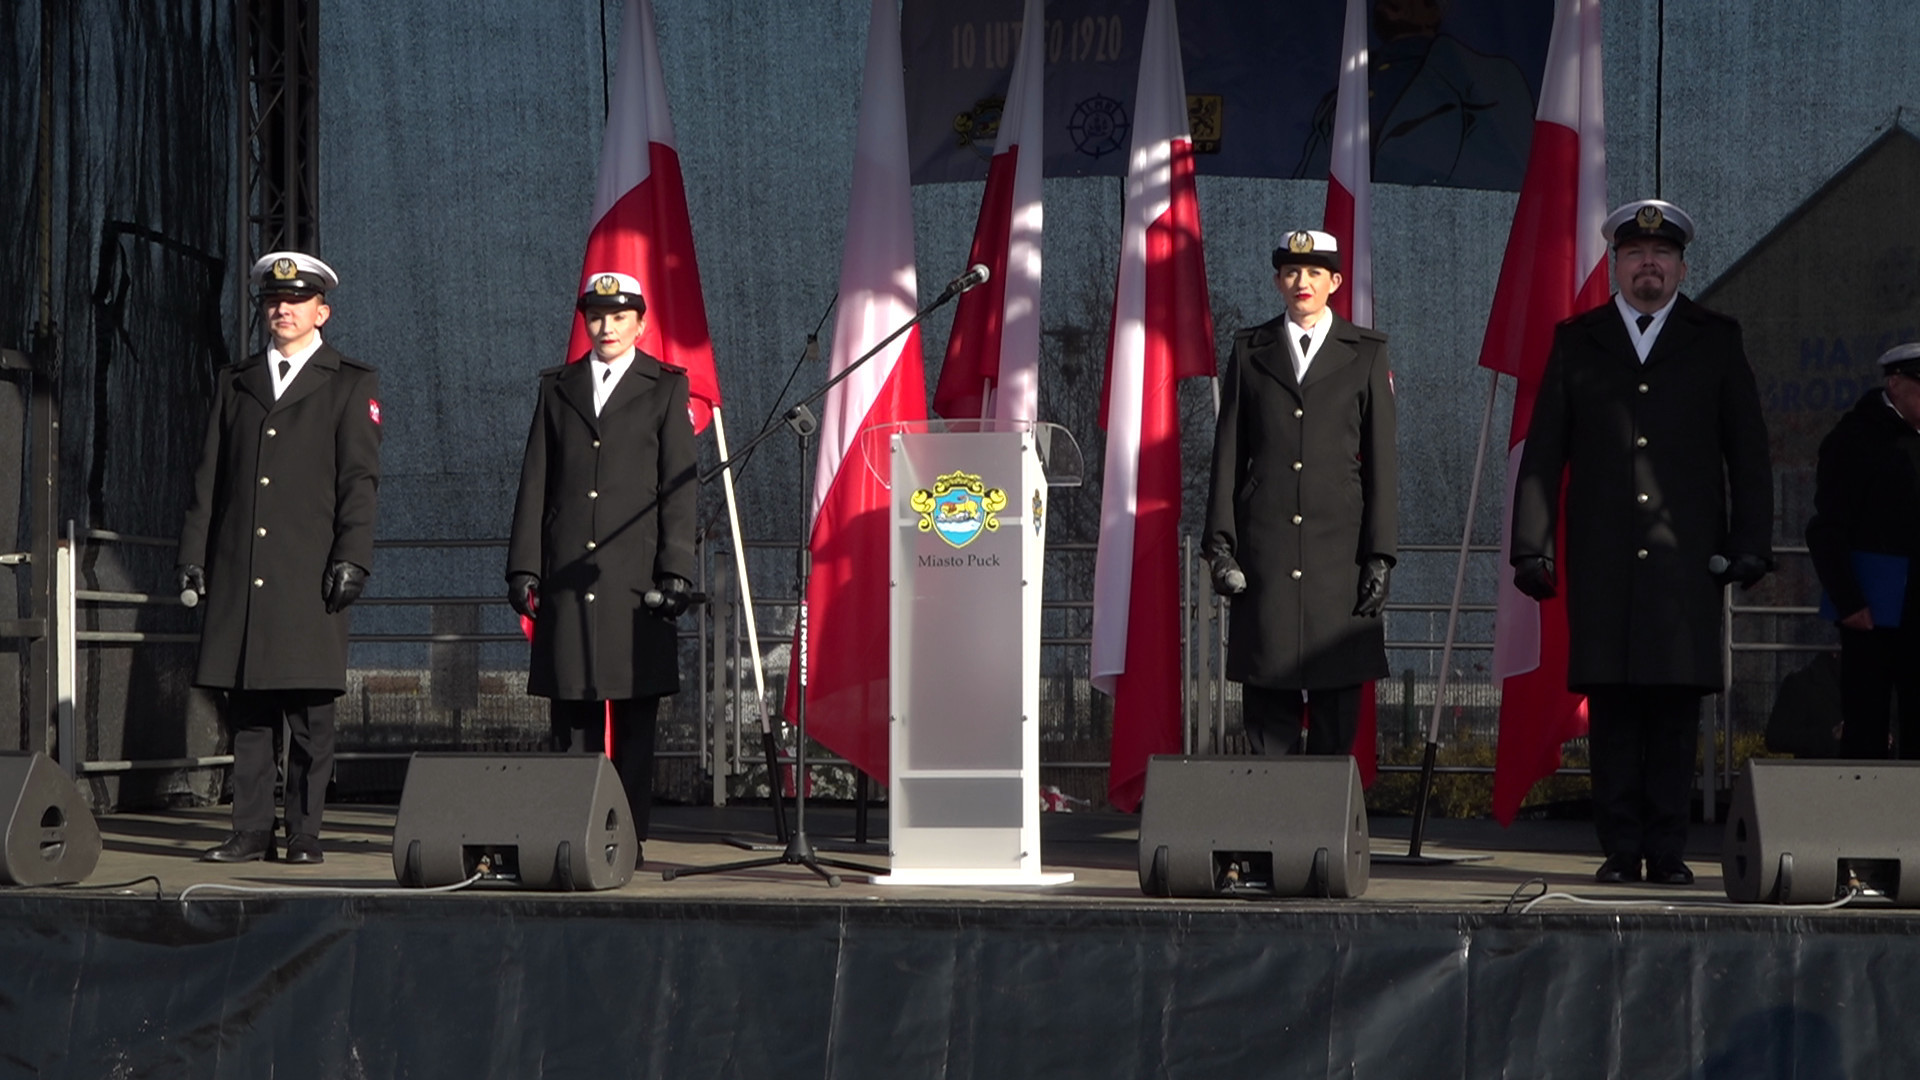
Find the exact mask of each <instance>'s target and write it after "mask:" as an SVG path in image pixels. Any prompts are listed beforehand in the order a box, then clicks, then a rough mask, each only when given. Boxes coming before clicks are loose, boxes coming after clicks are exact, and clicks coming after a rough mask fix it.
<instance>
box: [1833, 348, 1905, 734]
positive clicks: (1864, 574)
mask: <svg viewBox="0 0 1920 1080" xmlns="http://www.w3.org/2000/svg"><path fill="white" fill-rule="evenodd" d="M1880 370H1881V372H1882V374H1883V375H1884V376H1885V379H1886V383H1885V385H1884V386H1883V387H1875V388H1874V389H1872V390H1870V391H1868V392H1867V394H1866V396H1864V397H1862V398H1861V399H1860V401H1859V402H1858V403H1857V404H1855V405H1854V407H1853V409H1852V410H1851V411H1849V412H1848V413H1847V414H1846V415H1845V416H1842V417H1841V418H1840V422H1839V423H1838V424H1835V425H1834V428H1833V431H1832V432H1831V433H1829V434H1828V435H1827V437H1826V439H1825V440H1824V441H1822V442H1821V443H1820V470H1819V473H1818V478H1817V480H1816V483H1815V487H1814V493H1813V507H1814V514H1813V520H1812V521H1810V522H1808V523H1807V549H1808V550H1809V551H1810V552H1812V554H1813V567H1814V570H1815V571H1817V572H1818V573H1819V575H1820V584H1821V585H1822V586H1824V587H1825V589H1826V593H1827V596H1828V598H1829V599H1830V600H1831V602H1832V605H1833V617H1834V621H1835V622H1837V623H1838V624H1839V626H1840V711H1841V716H1842V721H1843V722H1842V727H1841V729H1840V752H1841V756H1843V757H1849V758H1884V757H1887V756H1889V754H1888V749H1887V710H1888V707H1889V706H1890V705H1892V703H1893V698H1894V691H1895V688H1896V687H1897V688H1898V690H1899V701H1900V757H1902V758H1906V759H1909V760H1911V759H1916V758H1920V574H1916V573H1914V563H1915V562H1916V561H1917V560H1920V342H1912V343H1909V344H1905V345H1896V346H1894V347H1893V348H1891V349H1889V350H1887V351H1886V352H1885V353H1884V354H1882V355H1881V357H1880Z"/></svg>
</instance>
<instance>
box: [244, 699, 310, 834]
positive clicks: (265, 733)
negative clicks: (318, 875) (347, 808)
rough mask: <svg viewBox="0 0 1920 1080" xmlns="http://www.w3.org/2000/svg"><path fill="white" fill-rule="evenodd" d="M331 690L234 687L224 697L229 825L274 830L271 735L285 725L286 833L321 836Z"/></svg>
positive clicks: (247, 830)
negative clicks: (229, 746)
mask: <svg viewBox="0 0 1920 1080" xmlns="http://www.w3.org/2000/svg"><path fill="white" fill-rule="evenodd" d="M333 700H334V693H333V691H331V690H235V691H232V692H231V693H229V694H228V695H227V726H228V727H229V728H231V729H232V731H233V827H234V828H235V829H236V830H239V831H241V832H263V831H270V830H271V829H272V828H273V777H274V772H275V771H276V770H275V769H274V763H273V736H274V733H275V732H277V731H279V730H280V725H281V723H283V722H284V723H285V724H286V725H287V733H288V735H289V736H290V740H291V741H290V742H289V743H288V745H287V789H286V810H287V834H288V835H290V836H291V835H293V834H295V833H306V834H308V835H310V836H319V835H320V814H321V811H323V810H324V809H325V808H326V804H327V783H328V782H329V781H331V780H332V779H333V712H334V710H333Z"/></svg>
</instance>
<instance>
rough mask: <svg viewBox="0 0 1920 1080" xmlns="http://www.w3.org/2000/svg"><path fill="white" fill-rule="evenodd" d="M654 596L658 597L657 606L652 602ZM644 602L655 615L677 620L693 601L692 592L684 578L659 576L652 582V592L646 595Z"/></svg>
mask: <svg viewBox="0 0 1920 1080" xmlns="http://www.w3.org/2000/svg"><path fill="white" fill-rule="evenodd" d="M656 594H658V595H659V597H660V602H659V603H657V604H656V603H654V602H653V598H654V596H655V595H656ZM646 600H647V606H648V607H650V608H652V609H653V613H654V614H655V615H658V616H660V617H661V618H663V619H677V618H679V617H680V613H681V612H683V611H685V610H687V605H688V604H689V603H691V602H692V601H693V590H692V588H691V587H689V586H688V585H687V579H686V578H683V577H680V576H678V575H676V574H661V575H660V576H659V577H657V578H655V579H654V580H653V592H650V593H648V594H647V596H646Z"/></svg>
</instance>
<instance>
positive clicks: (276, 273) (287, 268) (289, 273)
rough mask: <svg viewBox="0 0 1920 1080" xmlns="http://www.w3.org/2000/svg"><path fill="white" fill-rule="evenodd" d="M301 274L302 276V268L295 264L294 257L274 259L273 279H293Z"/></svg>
mask: <svg viewBox="0 0 1920 1080" xmlns="http://www.w3.org/2000/svg"><path fill="white" fill-rule="evenodd" d="M299 276H300V268H299V267H298V266H296V265H294V262H293V260H292V259H275V260H273V280H275V281H292V280H293V279H294V278H297V277H299Z"/></svg>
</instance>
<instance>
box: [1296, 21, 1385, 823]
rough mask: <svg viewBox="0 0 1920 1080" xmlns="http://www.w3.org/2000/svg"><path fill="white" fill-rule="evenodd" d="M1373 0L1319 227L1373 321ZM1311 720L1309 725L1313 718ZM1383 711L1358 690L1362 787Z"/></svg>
mask: <svg viewBox="0 0 1920 1080" xmlns="http://www.w3.org/2000/svg"><path fill="white" fill-rule="evenodd" d="M1372 11H1373V4H1372V2H1371V0H1347V22H1346V29H1345V31H1344V32H1343V33H1342V35H1341V39H1340V83H1339V90H1338V91H1337V93H1336V94H1335V97H1334V106H1333V152H1332V154H1331V157H1330V160H1329V162H1328V169H1327V209H1326V213H1325V214H1324V215H1323V216H1322V218H1321V226H1320V227H1321V228H1322V229H1324V230H1325V231H1326V232H1328V233H1330V234H1332V236H1333V238H1334V239H1335V240H1337V241H1338V242H1339V244H1340V265H1341V266H1342V267H1344V268H1345V270H1344V272H1343V273H1342V274H1341V277H1342V279H1343V281H1342V283H1341V286H1340V291H1338V292H1336V293H1334V294H1333V296H1332V297H1331V299H1330V300H1329V304H1330V306H1332V308H1333V310H1334V311H1335V312H1337V313H1338V314H1339V315H1340V317H1341V318H1343V319H1346V320H1347V321H1348V322H1351V323H1354V324H1355V325H1358V326H1369V327H1370V326H1372V325H1373V138H1372V134H1371V132H1372V118H1371V116H1370V115H1369V112H1368V105H1367V101H1368V96H1367V85H1368V84H1367V72H1368V68H1367V20H1368V16H1369V15H1370V14H1371V13H1372ZM1307 722H1308V723H1309V724H1311V723H1312V722H1313V720H1312V718H1311V717H1309V718H1308V720H1307ZM1378 729H1379V710H1378V708H1377V707H1376V705H1375V699H1374V694H1373V684H1372V683H1367V684H1366V685H1365V686H1364V687H1362V688H1361V693H1360V722H1359V725H1358V728H1357V730H1356V731H1355V734H1354V739H1353V757H1354V761H1355V763H1356V764H1357V765H1358V766H1359V768H1360V782H1361V784H1362V786H1365V787H1372V786H1373V777H1374V772H1375V769H1376V768H1377V766H1378V764H1379V762H1378V754H1377V744H1378V741H1379V740H1378V736H1377V735H1376V732H1377V731H1378Z"/></svg>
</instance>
